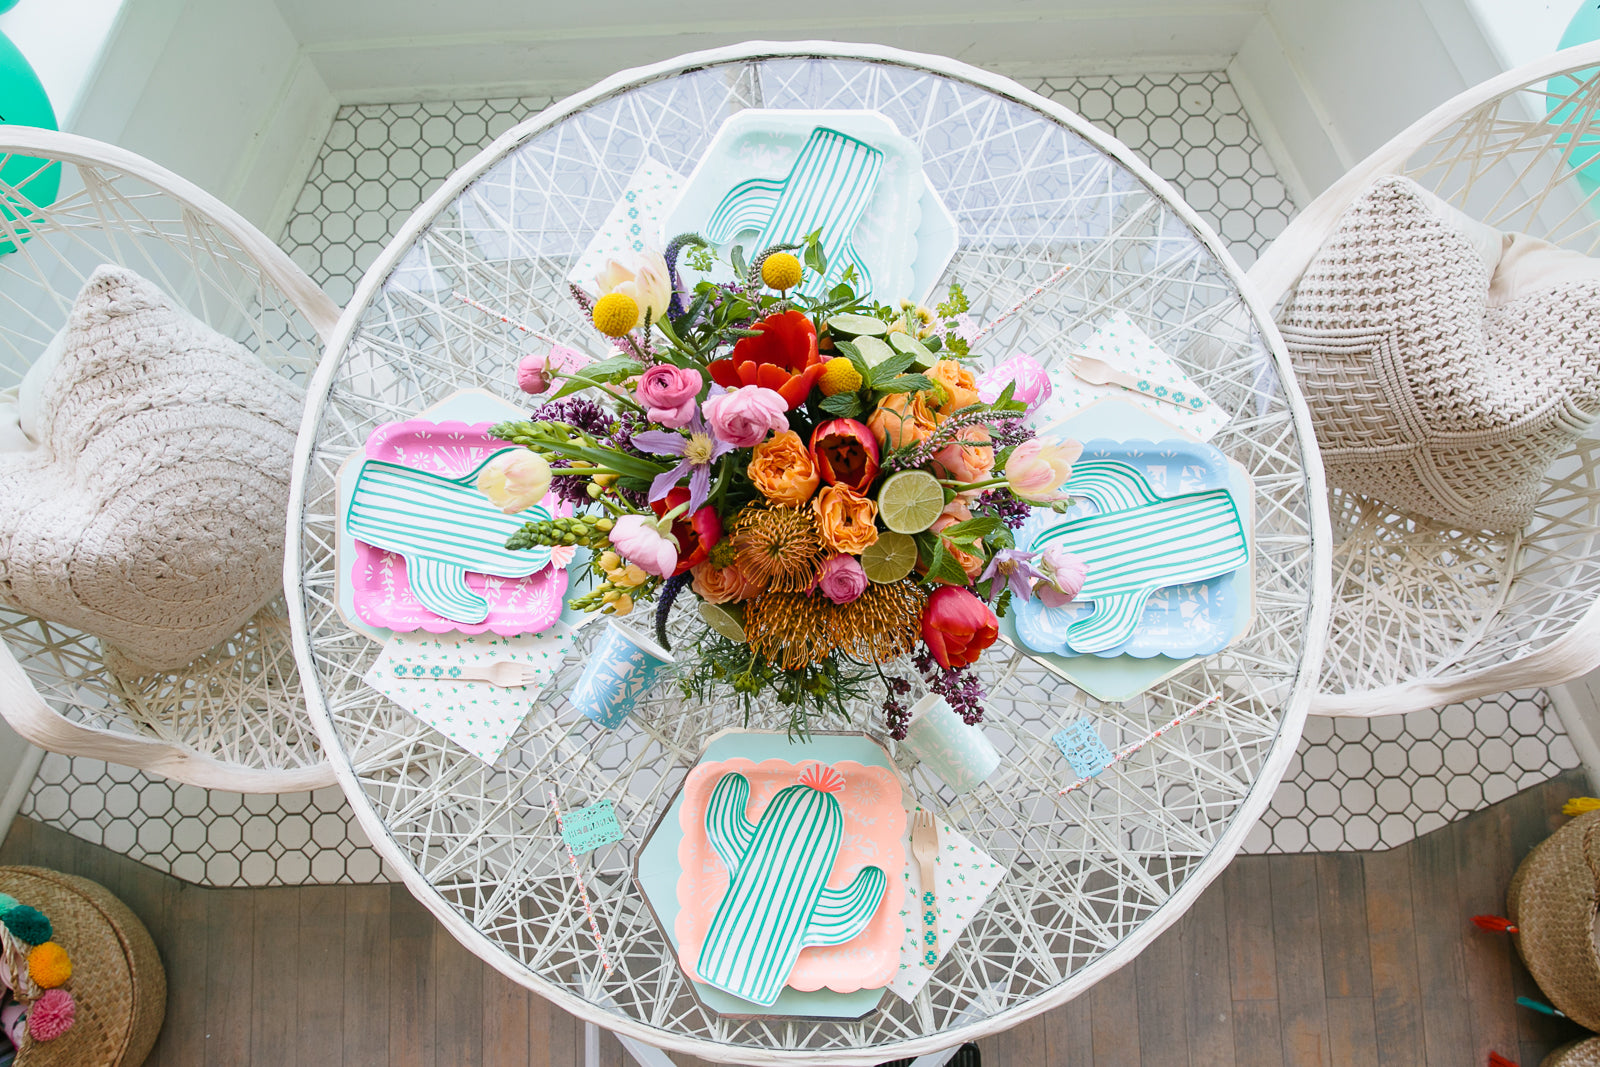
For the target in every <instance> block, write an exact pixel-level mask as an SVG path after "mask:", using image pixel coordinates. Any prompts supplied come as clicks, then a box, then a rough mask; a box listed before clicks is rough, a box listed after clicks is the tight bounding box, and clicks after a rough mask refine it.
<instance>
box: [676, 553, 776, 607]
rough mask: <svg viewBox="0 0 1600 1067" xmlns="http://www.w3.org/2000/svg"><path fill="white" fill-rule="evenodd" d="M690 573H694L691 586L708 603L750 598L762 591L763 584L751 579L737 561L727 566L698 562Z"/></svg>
mask: <svg viewBox="0 0 1600 1067" xmlns="http://www.w3.org/2000/svg"><path fill="white" fill-rule="evenodd" d="M689 573H690V574H693V575H694V581H693V582H692V583H691V584H690V588H691V589H693V590H694V591H695V593H696V594H697V595H698V596H699V597H700V599H701V600H704V601H705V602H706V603H707V604H726V603H728V602H729V601H737V600H748V599H750V598H751V597H753V596H755V595H756V594H757V593H759V592H761V591H762V586H761V584H760V583H759V582H753V581H751V580H750V578H749V577H748V576H747V575H746V574H745V573H744V571H742V570H740V569H739V565H738V564H737V563H730V564H729V565H728V566H726V567H713V566H712V565H711V564H710V562H709V561H708V562H705V563H697V564H695V565H694V566H693V567H690V568H689Z"/></svg>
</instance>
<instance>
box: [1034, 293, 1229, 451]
mask: <svg viewBox="0 0 1600 1067" xmlns="http://www.w3.org/2000/svg"><path fill="white" fill-rule="evenodd" d="M1073 355H1077V356H1093V357H1094V358H1095V359H1101V360H1104V361H1105V362H1107V363H1109V364H1111V366H1112V367H1114V368H1116V369H1117V370H1120V371H1123V372H1125V373H1127V374H1133V375H1136V376H1138V377H1140V378H1144V379H1148V380H1149V381H1150V382H1151V383H1152V384H1153V385H1154V386H1156V387H1158V388H1162V389H1167V390H1172V391H1176V392H1179V393H1183V394H1184V395H1186V396H1188V397H1190V398H1197V399H1198V401H1199V403H1200V405H1201V406H1200V409H1199V410H1198V411H1196V410H1188V409H1184V408H1179V407H1176V406H1174V405H1172V404H1168V403H1165V402H1163V401H1160V400H1155V399H1153V398H1151V397H1148V396H1141V395H1140V394H1138V393H1136V392H1134V391H1133V390H1131V389H1124V388H1122V387H1121V386H1119V385H1090V384H1089V383H1088V382H1086V381H1084V380H1082V379H1081V378H1079V377H1077V376H1076V375H1074V374H1073V373H1072V372H1071V371H1070V370H1068V369H1067V367H1066V365H1065V364H1064V363H1063V364H1061V365H1060V366H1058V367H1057V368H1055V369H1054V370H1052V371H1051V374H1050V382H1051V384H1052V385H1053V386H1054V387H1055V389H1054V392H1053V393H1052V394H1051V397H1050V399H1049V400H1047V401H1046V402H1045V403H1044V404H1043V405H1042V406H1041V407H1040V409H1039V410H1038V411H1037V412H1036V413H1035V414H1034V416H1033V420H1032V421H1033V426H1034V428H1035V429H1036V430H1038V431H1039V436H1041V437H1050V436H1053V434H1052V431H1053V430H1054V429H1055V428H1056V427H1057V425H1059V424H1060V423H1061V422H1063V421H1065V420H1066V419H1068V418H1070V417H1071V416H1072V415H1074V414H1076V413H1077V412H1079V411H1081V410H1083V409H1084V408H1086V407H1088V406H1089V405H1090V404H1093V403H1094V402H1095V401H1097V400H1123V401H1126V402H1127V403H1129V404H1132V405H1134V406H1135V407H1138V408H1142V409H1143V410H1145V411H1148V412H1150V413H1151V414H1152V415H1156V416H1159V417H1160V418H1163V419H1165V420H1166V421H1167V422H1170V423H1172V424H1173V425H1175V426H1181V427H1183V428H1184V429H1185V430H1188V431H1189V432H1190V433H1192V434H1194V435H1195V437H1197V438H1199V439H1200V440H1202V441H1209V440H1211V438H1213V437H1215V436H1216V435H1217V431H1218V430H1221V429H1222V428H1223V427H1224V426H1226V425H1227V424H1228V419H1229V418H1230V416H1229V414H1228V413H1227V412H1226V411H1224V410H1222V408H1220V407H1218V406H1217V405H1216V403H1215V402H1214V401H1212V400H1211V398H1210V397H1208V396H1206V394H1205V393H1204V392H1202V391H1201V389H1200V387H1199V386H1198V385H1196V384H1195V383H1194V381H1193V379H1191V378H1190V377H1189V376H1188V375H1186V374H1184V373H1183V371H1182V369H1180V368H1179V366H1178V364H1177V363H1175V362H1174V361H1173V359H1172V357H1171V356H1169V355H1167V353H1166V352H1164V351H1162V349H1161V346H1160V345H1158V344H1156V343H1155V342H1154V341H1152V340H1151V339H1150V336H1149V334H1147V333H1145V332H1144V331H1143V330H1141V329H1139V327H1138V326H1136V325H1134V322H1133V320H1132V319H1130V318H1129V317H1128V316H1127V315H1125V314H1122V313H1121V312H1118V313H1117V314H1115V315H1112V316H1111V317H1110V318H1108V319H1106V320H1105V321H1104V322H1102V323H1101V324H1100V326H1099V327H1098V328H1097V329H1096V330H1095V332H1094V333H1093V334H1092V335H1091V336H1090V337H1089V339H1088V340H1087V341H1085V342H1084V343H1083V344H1081V345H1079V346H1078V348H1077V349H1076V351H1074V352H1073Z"/></svg>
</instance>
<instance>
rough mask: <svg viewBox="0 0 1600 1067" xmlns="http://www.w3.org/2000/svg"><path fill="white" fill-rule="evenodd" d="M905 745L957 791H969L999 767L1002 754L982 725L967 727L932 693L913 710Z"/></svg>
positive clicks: (942, 699)
mask: <svg viewBox="0 0 1600 1067" xmlns="http://www.w3.org/2000/svg"><path fill="white" fill-rule="evenodd" d="M905 745H906V747H907V748H909V749H911V751H912V752H913V753H914V754H915V755H916V757H917V759H919V760H921V761H922V762H923V763H925V764H927V765H928V767H929V768H930V769H931V770H932V771H933V773H934V774H937V775H938V776H939V777H940V778H943V779H944V780H945V784H946V785H948V786H949V787H950V788H951V789H954V790H955V791H956V792H957V793H970V792H972V790H974V789H976V788H978V786H979V785H981V784H983V782H985V781H986V780H988V778H989V776H990V775H991V774H993V773H994V772H995V771H996V770H997V769H998V768H999V766H1000V753H999V752H997V751H995V747H994V745H992V744H990V743H989V737H988V735H987V734H985V733H984V732H983V727H981V726H968V725H967V724H966V723H964V722H962V721H961V716H959V715H957V714H956V713H955V712H954V711H951V710H950V705H949V704H946V703H945V701H944V698H943V697H941V696H937V695H934V694H932V693H930V694H928V695H927V696H925V697H923V698H922V699H921V700H919V701H917V703H916V705H915V706H913V707H912V709H911V725H910V727H909V728H908V729H907V730H906V740H905Z"/></svg>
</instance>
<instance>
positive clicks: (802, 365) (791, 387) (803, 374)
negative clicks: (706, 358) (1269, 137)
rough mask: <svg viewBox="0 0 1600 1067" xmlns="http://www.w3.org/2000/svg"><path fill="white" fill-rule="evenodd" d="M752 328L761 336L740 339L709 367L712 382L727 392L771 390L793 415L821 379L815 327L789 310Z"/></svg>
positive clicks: (821, 366) (821, 367)
mask: <svg viewBox="0 0 1600 1067" xmlns="http://www.w3.org/2000/svg"><path fill="white" fill-rule="evenodd" d="M750 328H751V329H752V330H759V331H760V336H758V337H745V338H742V339H740V341H739V343H738V344H736V345H734V346H733V353H732V355H730V356H729V357H728V358H727V359H718V360H713V361H712V362H711V363H710V365H708V366H707V367H706V370H707V371H709V372H710V373H711V380H712V381H714V382H716V383H717V384H718V385H720V386H722V387H723V388H724V389H737V388H739V387H740V386H741V385H759V386H761V387H763V388H765V389H771V390H772V391H773V392H775V393H777V394H778V395H779V396H781V397H783V399H784V401H785V402H786V403H788V405H789V410H790V411H793V410H794V409H795V408H797V407H799V406H800V405H801V404H804V403H805V402H806V398H807V397H808V396H810V395H811V387H812V386H813V385H815V384H816V382H817V379H818V378H820V377H821V376H822V371H823V367H824V364H823V362H822V359H821V357H819V356H818V355H817V329H816V327H815V326H813V325H811V320H810V319H808V318H807V317H806V316H805V313H804V312H801V311H793V310H790V311H782V312H779V313H778V314H776V315H768V316H767V317H766V318H764V319H762V320H761V321H760V322H758V323H756V324H755V325H754V326H752V327H750Z"/></svg>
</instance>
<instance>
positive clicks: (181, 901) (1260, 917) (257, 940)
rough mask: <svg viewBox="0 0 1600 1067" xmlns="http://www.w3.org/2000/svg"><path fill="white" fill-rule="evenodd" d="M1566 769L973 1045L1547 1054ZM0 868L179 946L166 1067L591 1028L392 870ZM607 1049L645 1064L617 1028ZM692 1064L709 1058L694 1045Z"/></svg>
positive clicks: (1231, 906) (1297, 878) (1232, 876)
mask: <svg viewBox="0 0 1600 1067" xmlns="http://www.w3.org/2000/svg"><path fill="white" fill-rule="evenodd" d="M1586 790H1587V787H1586V785H1585V783H1584V780H1583V777H1582V774H1581V772H1576V771H1574V772H1569V773H1567V774H1565V775H1562V776H1561V777H1559V778H1556V779H1554V780H1552V781H1550V782H1547V783H1545V784H1543V785H1541V786H1538V787H1535V788H1533V789H1529V790H1527V791H1525V792H1523V793H1520V794H1518V795H1517V796H1515V797H1512V798H1510V799H1509V800H1506V801H1503V802H1502V803H1500V804H1497V805H1495V806H1494V807H1492V808H1488V809H1486V810H1484V811H1481V812H1478V813H1477V814H1475V815H1472V816H1470V817H1468V818H1467V819H1464V820H1462V821H1461V822H1458V823H1455V824H1453V825H1450V826H1447V827H1444V828H1442V829H1440V830H1436V831H1434V832H1433V833H1431V834H1428V835H1427V836H1425V837H1422V838H1419V839H1418V840H1416V841H1414V842H1412V843H1411V844H1408V845H1404V846H1402V847H1400V848H1396V849H1392V850H1390V851H1388V852H1373V853H1323V854H1302V855H1294V856H1270V857H1269V856H1247V857H1241V858H1240V859H1238V860H1236V861H1235V862H1234V863H1233V864H1232V865H1231V866H1230V867H1229V868H1228V870H1227V871H1226V872H1225V873H1224V874H1223V876H1222V877H1221V878H1219V879H1218V880H1217V881H1216V882H1215V883H1214V884H1213V885H1212V886H1211V887H1210V888H1209V889H1208V890H1207V892H1206V893H1205V894H1204V895H1203V896H1202V897H1201V898H1200V900H1199V902H1198V903H1197V904H1196V905H1195V906H1194V908H1192V909H1191V910H1190V912H1189V913H1188V915H1186V916H1185V917H1184V918H1183V920H1182V921H1180V922H1179V923H1178V924H1177V925H1176V926H1174V927H1173V928H1172V929H1171V930H1169V931H1168V932H1167V933H1166V934H1165V935H1163V936H1162V937H1161V938H1160V939H1159V940H1157V941H1156V942H1154V943H1153V944H1152V945H1150V947H1149V948H1147V949H1146V950H1145V951H1144V953H1143V954H1141V955H1140V956H1139V958H1138V959H1137V960H1136V961H1134V963H1132V964H1130V965H1129V966H1127V967H1124V968H1123V969H1122V970H1121V971H1120V972H1118V973H1116V974H1114V975H1111V976H1110V977H1108V978H1107V979H1106V980H1105V981H1103V982H1101V983H1100V984H1099V985H1098V986H1096V987H1095V988H1094V989H1093V990H1092V991H1090V993H1088V994H1087V995H1085V996H1083V997H1080V998H1079V999H1078V1000H1076V1001H1074V1002H1073V1003H1070V1004H1067V1005H1066V1006H1064V1007H1061V1008H1058V1009H1056V1010H1055V1011H1052V1012H1049V1013H1047V1014H1045V1015H1043V1016H1041V1017H1039V1018H1036V1019H1033V1020H1031V1021H1029V1022H1026V1023H1024V1024H1022V1025H1021V1026H1019V1027H1017V1028H1016V1029H1014V1030H1011V1031H1009V1032H1007V1033H1004V1034H1000V1035H997V1036H995V1037H992V1038H989V1039H986V1040H985V1041H983V1042H982V1043H981V1048H982V1050H983V1056H984V1062H985V1063H986V1064H987V1065H988V1067H999V1065H1007V1067H1008V1065H1011V1064H1016V1065H1019V1067H1031V1065H1034V1064H1051V1065H1061V1067H1078V1065H1083V1064H1101V1065H1106V1067H1136V1065H1150V1067H1157V1065H1160V1067H1168V1065H1188V1067H1225V1065H1227V1064H1238V1065H1241V1067H1243V1065H1257V1064H1260V1065H1272V1067H1278V1065H1283V1067H1298V1065H1315V1067H1338V1065H1344V1064H1351V1065H1357V1064H1359V1065H1362V1067H1367V1065H1371V1064H1396V1065H1411V1064H1435V1065H1439V1067H1470V1065H1481V1064H1483V1063H1485V1062H1486V1061H1487V1058H1488V1054H1489V1051H1490V1050H1491V1049H1493V1050H1495V1051H1498V1052H1500V1053H1501V1054H1502V1055H1506V1056H1509V1057H1511V1058H1512V1059H1515V1060H1517V1061H1518V1062H1519V1063H1521V1064H1522V1067H1535V1065H1536V1064H1538V1062H1539V1060H1540V1059H1541V1058H1542V1057H1543V1055H1544V1054H1545V1053H1546V1052H1548V1051H1549V1050H1550V1049H1551V1048H1553V1047H1554V1046H1556V1045H1558V1044H1560V1043H1562V1042H1564V1041H1566V1040H1570V1039H1571V1038H1572V1037H1574V1036H1577V1035H1578V1034H1579V1033H1580V1031H1578V1030H1577V1028H1576V1027H1575V1026H1573V1025H1572V1024H1570V1023H1567V1022H1565V1021H1563V1020H1557V1019H1550V1018H1548V1017H1546V1016H1542V1015H1538V1014H1535V1013H1532V1012H1529V1011H1526V1010H1523V1009H1519V1008H1517V1007H1516V1005H1515V998H1516V997H1517V996H1518V995H1519V994H1527V995H1530V996H1535V997H1540V996H1541V994H1540V993H1539V992H1538V990H1537V988H1536V987H1534V985H1533V983H1532V980H1531V979H1530V978H1529V977H1528V974H1527V972H1526V971H1525V970H1524V969H1523V968H1522V966H1521V964H1520V962H1519V961H1518V960H1517V959H1516V953H1515V952H1514V951H1513V950H1512V948H1511V945H1510V941H1509V939H1507V938H1505V937H1503V936H1500V935H1489V934H1484V933H1481V932H1479V931H1478V930H1477V929H1476V928H1474V927H1473V926H1471V925H1470V924H1469V923H1468V922H1467V917H1468V916H1470V915H1472V914H1474V913H1475V912H1491V913H1501V912H1503V911H1504V903H1505V888H1506V884H1507V883H1508V882H1509V880H1510V878H1511V872H1512V870H1513V869H1514V868H1515V866H1516V864H1517V862H1518V861H1520V860H1521V859H1522V857H1523V856H1524V855H1526V854H1527V852H1528V850H1529V849H1530V848H1531V847H1533V845H1534V844H1536V843H1537V842H1538V841H1540V840H1541V839H1543V838H1544V837H1545V836H1546V835H1547V834H1549V833H1550V832H1551V831H1552V830H1553V829H1555V828H1556V827H1558V826H1560V825H1561V824H1562V823H1563V822H1564V821H1565V820H1564V819H1563V818H1562V816H1561V815H1560V808H1561V805H1562V803H1563V802H1564V801H1565V800H1566V799H1567V798H1568V797H1571V796H1577V795H1581V794H1583V793H1584V792H1586ZM0 864H35V865H39V866H45V867H54V868H57V869H59V870H64V871H70V872H72V873H74V874H80V875H83V876H85V877H88V878H92V879H94V880H95V881H98V882H101V883H103V884H104V885H106V886H107V887H109V888H110V889H111V890H112V891H113V892H115V893H117V894H118V895H119V896H121V897H122V899H123V900H125V901H126V902H127V903H128V905H129V907H131V908H132V909H133V910H134V912H135V913H137V914H138V915H139V916H140V918H142V919H143V920H144V922H145V923H146V925H148V926H149V927H150V932H151V935H152V936H153V937H154V938H155V940H156V944H157V945H158V946H159V947H160V949H161V953H162V957H163V959H164V960H165V962H166V966H167V976H168V980H169V983H170V986H171V993H170V997H169V1000H168V1006H167V1022H166V1026H165V1027H164V1029H163V1030H162V1032H161V1039H160V1041H159V1042H158V1043H157V1045H156V1049H155V1053H154V1054H153V1055H152V1057H151V1058H150V1060H149V1061H148V1062H149V1064H150V1065H151V1067H210V1065H218V1067H241V1065H251V1064H261V1065H267V1064H270V1065H272V1067H297V1065H298V1067H338V1065H344V1067H358V1065H359V1067H378V1065H407V1067H413V1065H414V1067H473V1065H478V1064H482V1065H485V1067H507V1065H515V1067H569V1065H572V1067H576V1065H579V1064H582V1063H583V1056H584V1028H583V1024H582V1023H579V1022H578V1021H576V1020H575V1019H573V1018H572V1017H571V1016H569V1015H567V1014H565V1013H563V1012H561V1011H559V1010H557V1009H555V1008H553V1007H551V1006H550V1005H549V1004H548V1003H546V1002H545V1001H544V1000H542V999H541V998H539V997H537V996H535V995H533V994H531V993H529V992H527V991H526V990H524V989H522V988H521V987H520V986H517V985H515V984H514V983H512V982H510V981H508V980H507V979H505V978H503V977H502V976H501V975H500V974H499V973H498V972H496V971H494V970H492V969H490V968H489V967H487V966H486V965H484V964H483V963H482V962H481V961H479V960H478V959H476V958H475V957H473V956H472V955H471V954H469V953H468V952H467V951H466V950H465V949H463V948H461V947H460V945H459V944H458V943H457V942H456V941H455V940H454V939H453V938H452V937H451V936H450V935H449V934H447V933H446V932H445V931H444V930H443V928H442V927H440V926H439V924H438V923H437V922H435V921H434V919H433V918H432V916H430V915H429V914H428V913H427V912H426V911H425V910H424V909H423V908H422V906H421V905H419V904H417V903H416V901H415V900H413V899H412V897H411V895H410V894H409V893H407V892H406V890H405V889H403V888H401V887H399V886H308V887H304V888H297V889H204V888H200V887H197V886H193V885H189V884H187V883H184V882H180V881H178V880H176V879H174V878H171V877H169V876H167V875H165V874H162V873H160V872H157V871H154V870H152V869H150V868H148V867H145V866H143V865H141V864H139V863H136V862H134V861H132V860H129V859H127V858H125V857H123V856H120V855H118V854H116V853H113V852H110V851H108V850H106V849H103V848H100V847H98V846H95V845H90V844H87V843H85V842H83V841H80V840H78V839H77V838H74V837H72V836H70V835H68V834H65V833H63V832H61V831H58V830H55V829H52V828H49V827H45V826H42V825H40V824H38V823H34V822H31V821H29V820H27V819H20V818H19V819H18V820H17V821H16V823H15V824H14V825H13V826H12V828H11V832H10V834H9V836H8V837H7V838H6V840H5V842H4V844H3V845H0ZM600 1062H601V1063H602V1064H603V1065H605V1067H621V1065H622V1064H624V1063H627V1064H631V1063H632V1062H633V1061H632V1060H631V1058H625V1055H624V1053H623V1050H622V1047H621V1046H620V1045H619V1044H618V1043H617V1041H616V1040H615V1039H614V1038H612V1037H611V1036H610V1035H609V1034H602V1035H601V1040H600ZM679 1062H680V1063H683V1064H686V1065H687V1064H691V1063H694V1062H696V1061H692V1060H689V1059H688V1058H679Z"/></svg>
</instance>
